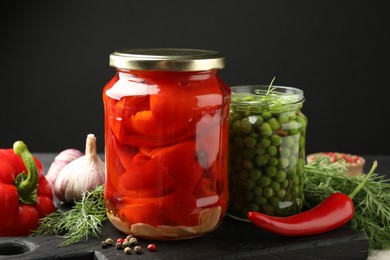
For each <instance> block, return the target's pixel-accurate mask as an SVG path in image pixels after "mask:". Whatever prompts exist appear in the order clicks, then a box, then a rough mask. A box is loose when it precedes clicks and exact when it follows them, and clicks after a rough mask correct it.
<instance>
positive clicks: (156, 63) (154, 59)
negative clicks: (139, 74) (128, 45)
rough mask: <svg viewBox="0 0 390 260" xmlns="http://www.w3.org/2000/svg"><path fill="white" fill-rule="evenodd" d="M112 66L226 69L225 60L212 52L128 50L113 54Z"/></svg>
mask: <svg viewBox="0 0 390 260" xmlns="http://www.w3.org/2000/svg"><path fill="white" fill-rule="evenodd" d="M110 66H111V67H115V68H118V69H130V70H165V71H202V70H213V69H222V68H224V66H225V58H224V57H223V56H222V55H221V54H220V53H219V52H216V51H211V50H198V49H177V48H153V49H152V48H151V49H126V50H119V51H115V52H113V53H111V55H110Z"/></svg>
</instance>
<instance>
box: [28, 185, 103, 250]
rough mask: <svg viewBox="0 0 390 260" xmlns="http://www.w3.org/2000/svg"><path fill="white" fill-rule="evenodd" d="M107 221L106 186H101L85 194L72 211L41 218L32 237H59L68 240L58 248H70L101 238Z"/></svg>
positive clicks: (76, 202) (58, 211)
mask: <svg viewBox="0 0 390 260" xmlns="http://www.w3.org/2000/svg"><path fill="white" fill-rule="evenodd" d="M106 219H107V217H106V211H105V207H104V185H100V186H97V187H96V188H95V189H94V190H92V191H85V192H83V194H82V198H81V201H75V205H74V206H73V207H72V208H71V209H70V210H67V211H61V210H57V211H56V212H54V213H51V214H49V215H47V216H45V217H43V218H41V219H40V223H39V227H38V229H37V230H35V231H34V233H33V234H32V236H52V235H58V236H61V237H63V238H65V239H66V240H65V241H64V242H62V243H60V244H59V245H58V246H60V247H63V246H68V245H71V244H73V243H76V242H78V241H80V240H81V239H83V238H84V239H86V240H88V239H89V238H90V237H99V235H100V233H101V231H102V229H103V221H104V220H106Z"/></svg>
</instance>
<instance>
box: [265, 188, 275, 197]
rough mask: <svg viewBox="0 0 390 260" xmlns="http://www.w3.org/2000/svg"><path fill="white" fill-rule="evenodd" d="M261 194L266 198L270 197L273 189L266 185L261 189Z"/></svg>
mask: <svg viewBox="0 0 390 260" xmlns="http://www.w3.org/2000/svg"><path fill="white" fill-rule="evenodd" d="M263 195H264V197H266V198H271V197H272V196H273V195H274V190H273V189H271V188H270V187H266V188H264V190H263Z"/></svg>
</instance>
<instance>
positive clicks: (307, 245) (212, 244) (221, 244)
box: [0, 154, 368, 260]
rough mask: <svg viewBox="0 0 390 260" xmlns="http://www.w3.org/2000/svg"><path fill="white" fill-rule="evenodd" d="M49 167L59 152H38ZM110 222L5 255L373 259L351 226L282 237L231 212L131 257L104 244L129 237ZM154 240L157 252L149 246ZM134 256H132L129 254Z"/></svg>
mask: <svg viewBox="0 0 390 260" xmlns="http://www.w3.org/2000/svg"><path fill="white" fill-rule="evenodd" d="M38 158H39V159H41V161H42V163H43V164H44V165H45V168H46V169H48V166H50V162H51V161H52V158H54V155H53V154H51V155H50V156H46V155H41V156H38ZM124 236H125V235H124V234H122V233H121V232H120V231H118V230H116V229H115V228H114V227H113V226H112V225H111V223H110V222H108V221H107V222H105V223H104V228H103V232H102V234H101V236H100V238H90V239H89V240H85V241H80V242H78V243H76V244H73V245H71V246H67V247H57V245H58V244H59V243H61V242H62V241H64V239H63V238H60V237H55V236H50V237H13V238H7V237H2V238H0V259H75V260H77V259H91V260H92V259H98V260H103V259H262V260H268V259H270V260H273V259H302V260H304V259H313V260H314V259H315V260H320V259H332V260H333V259H342V260H346V259H353V260H356V259H367V257H368V239H367V237H366V236H365V235H362V234H359V233H356V232H355V231H353V230H351V229H350V228H348V227H342V228H339V229H337V230H334V231H331V232H327V233H324V234H320V235H316V236H307V237H282V236H278V235H275V234H272V233H269V232H266V231H264V230H261V229H259V228H257V227H255V226H254V225H253V224H251V223H248V222H241V221H238V220H235V219H232V218H230V217H228V216H226V218H225V219H224V221H223V223H222V224H221V226H220V227H219V228H218V229H217V230H215V231H213V232H211V233H210V234H208V235H205V236H202V237H198V238H193V239H189V240H180V241H148V240H143V239H139V244H140V245H141V246H142V248H143V253H142V254H141V255H135V254H134V253H133V254H132V255H125V254H124V253H123V251H122V250H117V249H116V248H115V247H109V248H106V249H103V248H101V246H100V242H101V240H103V239H106V238H108V237H111V238H112V239H114V240H116V239H117V238H118V237H124ZM149 243H154V244H156V246H157V251H155V252H150V251H148V250H147V245H148V244H149ZM129 257H130V258H129Z"/></svg>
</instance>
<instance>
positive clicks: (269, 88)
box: [265, 77, 275, 96]
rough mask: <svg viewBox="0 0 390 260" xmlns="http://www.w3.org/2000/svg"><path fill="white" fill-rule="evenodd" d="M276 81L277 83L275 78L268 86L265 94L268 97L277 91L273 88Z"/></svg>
mask: <svg viewBox="0 0 390 260" xmlns="http://www.w3.org/2000/svg"><path fill="white" fill-rule="evenodd" d="M274 81H275V77H273V79H272V80H271V83H270V84H269V86H268V89H267V93H265V95H266V96H268V95H269V94H270V93H271V92H272V91H274V90H275V87H274V86H272V85H273V84H274Z"/></svg>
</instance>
